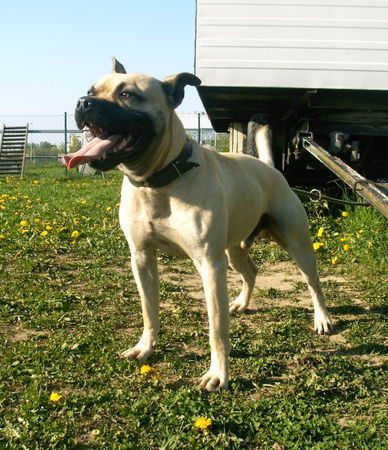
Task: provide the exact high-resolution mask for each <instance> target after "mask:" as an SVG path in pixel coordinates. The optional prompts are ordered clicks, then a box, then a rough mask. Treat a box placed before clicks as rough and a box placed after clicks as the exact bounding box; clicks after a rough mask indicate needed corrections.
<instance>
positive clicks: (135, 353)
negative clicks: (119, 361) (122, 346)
mask: <svg viewBox="0 0 388 450" xmlns="http://www.w3.org/2000/svg"><path fill="white" fill-rule="evenodd" d="M152 352H153V348H151V349H150V348H144V347H140V346H137V345H136V346H135V347H132V348H129V349H128V350H125V351H124V352H122V353H121V354H120V356H121V357H122V358H135V359H138V360H139V361H145V360H146V359H147V358H148V357H149V356H150V355H151V353H152Z"/></svg>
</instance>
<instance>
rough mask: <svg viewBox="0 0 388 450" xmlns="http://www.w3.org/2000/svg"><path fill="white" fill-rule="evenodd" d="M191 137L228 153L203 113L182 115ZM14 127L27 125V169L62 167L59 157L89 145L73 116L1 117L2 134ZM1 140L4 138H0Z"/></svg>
mask: <svg viewBox="0 0 388 450" xmlns="http://www.w3.org/2000/svg"><path fill="white" fill-rule="evenodd" d="M178 116H179V117H180V119H181V120H182V123H183V126H184V127H185V129H186V132H187V134H188V136H190V137H191V138H192V139H194V140H196V141H198V142H200V143H201V144H202V145H205V146H207V147H210V148H213V149H216V150H219V151H226V150H227V135H225V134H223V133H221V134H219V133H216V132H215V131H214V130H213V128H212V126H211V123H210V120H209V118H208V117H207V115H206V114H204V113H179V114H178ZM3 125H4V126H6V127H12V126H25V125H28V143H27V153H26V168H27V169H28V168H29V167H38V166H42V165H48V164H50V165H53V164H54V165H58V166H59V165H60V161H59V155H61V154H63V153H71V152H74V151H77V150H78V149H80V148H81V146H82V145H84V144H85V142H86V141H87V138H88V136H87V132H82V131H80V130H79V129H78V128H77V125H76V123H75V119H74V115H73V114H67V113H63V114H58V115H34V116H32V115H0V127H1V129H0V134H1V130H2V129H3ZM0 137H1V136H0Z"/></svg>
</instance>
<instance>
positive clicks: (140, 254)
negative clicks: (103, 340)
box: [121, 249, 159, 361]
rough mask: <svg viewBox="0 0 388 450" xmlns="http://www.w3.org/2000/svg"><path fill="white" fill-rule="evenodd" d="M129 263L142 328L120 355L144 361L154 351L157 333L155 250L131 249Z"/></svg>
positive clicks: (157, 284)
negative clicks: (134, 339)
mask: <svg viewBox="0 0 388 450" xmlns="http://www.w3.org/2000/svg"><path fill="white" fill-rule="evenodd" d="M131 265H132V271H133V275H134V277H135V281H136V285H137V287H138V290H139V292H140V297H141V306H142V311H143V321H144V330H143V334H142V337H141V338H140V340H139V342H138V343H137V344H136V345H135V346H134V347H133V348H130V349H128V350H126V351H124V352H123V353H122V354H121V356H123V357H124V358H137V359H138V360H140V361H144V360H145V359H147V358H148V356H149V355H150V354H151V353H152V352H153V351H154V349H155V346H156V341H157V338H158V333H159V274H158V267H157V260H156V252H155V250H151V249H150V250H145V251H137V250H135V249H131Z"/></svg>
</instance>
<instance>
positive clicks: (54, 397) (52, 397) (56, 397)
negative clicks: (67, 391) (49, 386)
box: [50, 392, 62, 402]
mask: <svg viewBox="0 0 388 450" xmlns="http://www.w3.org/2000/svg"><path fill="white" fill-rule="evenodd" d="M61 397H62V395H60V394H58V393H57V392H52V393H51V394H50V402H57V401H58V400H59V399H60V398H61Z"/></svg>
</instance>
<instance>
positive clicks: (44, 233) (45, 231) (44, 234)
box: [40, 230, 48, 237]
mask: <svg viewBox="0 0 388 450" xmlns="http://www.w3.org/2000/svg"><path fill="white" fill-rule="evenodd" d="M40 235H41V236H43V237H45V236H47V235H48V231H47V230H44V231H42V232H41V233H40Z"/></svg>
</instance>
